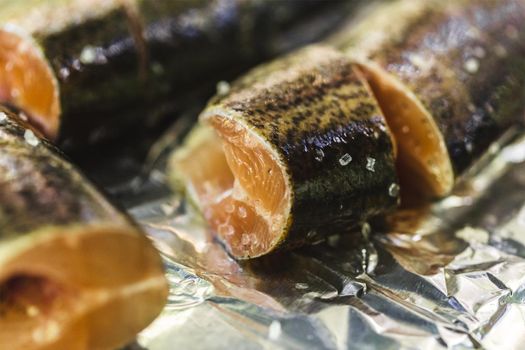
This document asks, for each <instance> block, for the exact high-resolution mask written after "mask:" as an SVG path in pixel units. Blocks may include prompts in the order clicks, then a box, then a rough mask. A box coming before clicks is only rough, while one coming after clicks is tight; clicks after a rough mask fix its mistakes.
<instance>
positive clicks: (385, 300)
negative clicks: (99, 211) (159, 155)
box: [128, 130, 525, 350]
mask: <svg viewBox="0 0 525 350" xmlns="http://www.w3.org/2000/svg"><path fill="white" fill-rule="evenodd" d="M165 177H166V175H165V174H164V173H163V172H162V171H159V170H153V171H152V172H151V174H150V176H149V178H148V182H147V186H143V185H141V186H139V187H141V188H147V189H149V190H147V191H146V192H148V193H156V194H158V195H157V196H154V197H155V198H151V196H146V197H145V198H147V199H146V200H143V201H140V200H139V201H138V202H139V204H136V203H137V200H133V201H131V202H130V203H128V209H129V210H130V212H131V214H132V215H133V216H134V217H135V218H136V219H137V220H138V221H139V222H140V223H141V224H142V225H143V227H144V229H145V230H146V231H147V232H148V233H149V235H150V236H151V238H152V239H153V240H154V242H155V244H156V245H157V247H158V248H159V250H160V251H161V252H162V253H163V255H164V258H165V262H166V267H167V276H168V278H169V281H170V284H171V293H170V298H169V302H168V304H167V306H166V308H165V310H164V312H163V313H162V315H161V316H160V317H159V318H158V319H157V320H156V321H155V322H154V323H153V324H152V325H151V326H150V327H149V328H148V329H146V330H145V331H143V332H142V333H141V334H140V335H139V337H138V340H137V342H138V344H139V345H140V347H144V348H147V349H152V350H167V349H220V348H234V349H265V348H271V349H368V348H370V349H377V348H381V349H414V348H417V349H442V348H452V349H465V348H486V349H503V348H505V349H507V348H516V349H518V348H520V347H521V346H522V344H523V343H524V342H525V134H523V132H522V131H518V130H511V131H509V132H508V133H507V134H506V135H505V136H504V137H503V138H502V139H501V140H500V142H499V143H497V144H495V145H493V146H492V147H491V148H490V150H489V152H488V154H487V155H486V156H485V157H484V158H483V159H481V160H480V161H479V163H478V164H477V165H476V166H474V167H473V168H472V169H471V171H470V172H469V173H468V174H467V175H466V176H465V178H464V179H462V181H461V183H460V184H459V185H458V186H457V188H456V190H455V192H454V193H453V194H452V195H451V196H449V197H448V198H446V199H444V200H442V201H440V202H438V203H434V204H432V205H429V206H424V205H418V206H415V207H414V208H407V209H402V210H399V211H398V212H396V213H395V214H393V215H392V216H391V217H389V218H387V219H386V220H384V221H382V222H380V223H365V224H364V225H363V227H362V229H361V231H360V232H356V233H355V234H354V235H346V236H337V235H336V233H337V232H334V236H333V237H330V238H329V239H328V240H327V241H325V242H320V243H319V244H317V245H314V246H311V247H306V248H303V249H299V250H295V251H292V252H288V253H283V254H280V255H278V256H271V257H267V258H262V259H258V260H255V261H248V262H242V263H239V262H236V261H235V260H233V259H232V258H230V257H229V256H228V255H227V254H226V253H225V250H224V249H223V247H222V246H221V244H220V243H219V242H218V241H216V240H215V239H214V238H213V237H212V236H211V235H210V233H209V232H208V231H207V230H206V227H205V225H204V223H203V222H202V220H201V219H199V216H198V214H197V213H195V212H193V211H192V209H191V208H190V207H188V206H187V205H186V203H185V202H184V200H182V199H181V197H180V196H179V195H177V194H174V193H171V192H170V191H169V190H168V188H167V186H166V185H165ZM135 185H137V184H136V183H135ZM143 192H144V191H143ZM134 198H135V199H136V195H135V197H134ZM320 205H322V203H320Z"/></svg>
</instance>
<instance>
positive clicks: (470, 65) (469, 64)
mask: <svg viewBox="0 0 525 350" xmlns="http://www.w3.org/2000/svg"><path fill="white" fill-rule="evenodd" d="M464 68H465V70H466V71H467V72H469V73H470V74H474V73H477V71H478V70H479V61H478V60H477V59H476V58H473V57H471V58H469V59H468V60H466V61H465V65H464Z"/></svg>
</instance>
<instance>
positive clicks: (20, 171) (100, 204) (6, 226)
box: [0, 107, 137, 244]
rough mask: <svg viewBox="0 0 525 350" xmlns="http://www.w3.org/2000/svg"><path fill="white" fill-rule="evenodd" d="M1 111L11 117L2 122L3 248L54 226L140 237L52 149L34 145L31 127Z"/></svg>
mask: <svg viewBox="0 0 525 350" xmlns="http://www.w3.org/2000/svg"><path fill="white" fill-rule="evenodd" d="M0 111H1V112H2V113H7V114H8V119H7V120H4V121H0V150H1V153H0V244H2V242H3V241H5V240H7V239H13V238H18V237H21V236H24V235H30V234H31V233H33V232H34V231H37V230H39V229H42V228H53V227H68V226H72V227H73V226H74V227H76V228H77V229H78V228H80V227H82V226H85V227H86V228H89V227H90V226H96V227H104V226H107V227H120V228H123V229H124V230H129V232H130V233H133V234H137V229H136V228H135V227H134V224H132V223H131V221H130V220H129V219H128V218H127V217H126V216H125V215H123V214H121V213H120V212H119V211H118V210H117V209H115V208H114V207H113V206H112V205H110V204H109V203H108V202H107V201H106V200H105V199H104V198H103V196H102V195H100V194H99V193H98V192H97V191H96V190H95V189H94V188H93V186H92V185H91V184H90V183H89V182H88V181H87V180H86V179H85V178H84V177H83V176H82V175H81V174H80V173H79V172H78V171H77V170H76V169H75V168H74V167H73V166H72V165H70V164H69V163H68V162H67V161H65V160H64V159H63V158H62V157H61V155H60V154H59V152H58V151H56V149H55V148H54V147H53V146H51V145H50V144H49V143H48V142H46V141H45V140H43V139H39V144H38V145H36V146H33V145H31V144H29V143H28V141H27V140H26V138H24V134H25V132H26V130H28V128H27V125H24V123H23V122H21V121H20V120H19V119H18V118H17V117H16V116H15V115H14V114H12V113H10V112H8V111H7V110H6V109H4V108H1V107H0Z"/></svg>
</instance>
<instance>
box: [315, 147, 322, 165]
mask: <svg viewBox="0 0 525 350" xmlns="http://www.w3.org/2000/svg"><path fill="white" fill-rule="evenodd" d="M314 158H315V160H316V161H318V162H321V161H322V160H323V158H324V152H323V150H322V149H320V148H318V149H316V150H315V157H314Z"/></svg>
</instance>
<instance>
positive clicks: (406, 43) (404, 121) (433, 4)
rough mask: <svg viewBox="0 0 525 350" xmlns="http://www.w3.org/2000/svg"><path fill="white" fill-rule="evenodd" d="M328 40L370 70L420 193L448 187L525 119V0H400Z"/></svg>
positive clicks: (404, 165)
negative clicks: (492, 145)
mask: <svg viewBox="0 0 525 350" xmlns="http://www.w3.org/2000/svg"><path fill="white" fill-rule="evenodd" d="M393 18H395V20H394V21H393V20H392V19H393ZM329 41H330V42H331V43H332V44H333V45H335V46H336V47H338V48H339V49H340V50H341V51H343V52H344V53H345V54H346V55H347V56H348V57H351V58H352V59H353V61H355V62H357V63H359V65H360V67H361V70H362V71H363V74H365V76H367V80H368V82H369V84H370V86H371V88H372V90H373V92H374V94H375V96H376V98H377V100H378V102H379V104H380V106H381V109H382V111H383V113H384V115H385V118H386V119H387V122H388V123H389V127H390V129H391V130H392V132H393V133H394V134H395V136H396V140H397V145H398V148H399V158H398V173H399V176H400V181H401V183H402V184H406V185H405V186H402V187H405V188H412V189H414V191H415V192H416V193H418V194H419V195H423V196H425V197H427V198H430V199H433V198H440V197H443V196H445V195H447V194H449V193H450V191H451V190H452V188H453V186H454V184H455V183H456V182H457V181H458V178H460V177H461V175H462V174H464V173H465V172H466V170H467V169H468V168H469V167H470V166H471V165H472V164H473V163H474V162H475V161H476V160H477V159H479V157H480V156H481V155H482V154H483V153H484V152H486V150H487V149H488V147H489V146H490V144H492V143H493V142H495V141H496V140H497V139H498V138H499V137H501V136H502V135H503V134H504V132H505V131H506V130H508V129H509V127H510V126H511V125H516V124H523V122H524V118H523V111H524V109H525V102H524V101H525V1H523V0H502V1H490V0H473V1H433V0H431V1H414V0H396V1H393V2H390V3H386V4H381V5H376V6H373V7H372V8H368V9H366V10H363V12H362V13H361V14H356V18H354V20H353V22H352V23H350V24H349V26H348V27H347V28H345V29H342V30H341V31H340V32H339V33H338V34H336V35H334V37H332V38H331V39H329Z"/></svg>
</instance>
